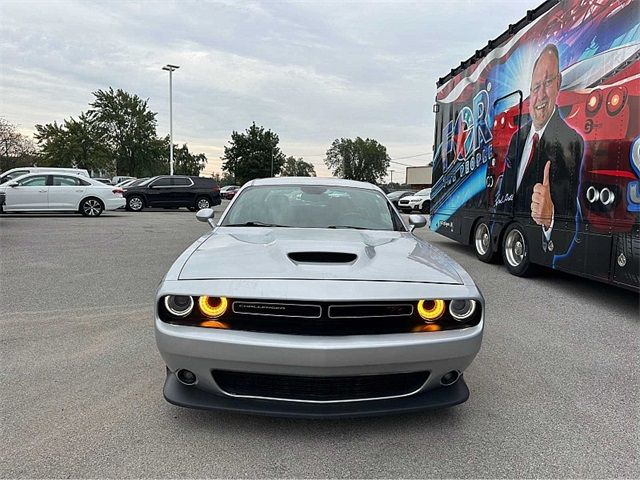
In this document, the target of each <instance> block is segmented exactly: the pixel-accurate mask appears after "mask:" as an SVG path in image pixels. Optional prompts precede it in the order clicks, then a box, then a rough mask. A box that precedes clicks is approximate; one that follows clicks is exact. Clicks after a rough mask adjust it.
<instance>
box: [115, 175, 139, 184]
mask: <svg viewBox="0 0 640 480" xmlns="http://www.w3.org/2000/svg"><path fill="white" fill-rule="evenodd" d="M135 179H136V177H131V176H126V175H116V176H115V177H113V178H112V179H111V183H112V184H113V185H117V184H119V183H120V182H122V181H124V180H135Z"/></svg>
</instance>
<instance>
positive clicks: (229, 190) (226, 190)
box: [220, 185, 240, 200]
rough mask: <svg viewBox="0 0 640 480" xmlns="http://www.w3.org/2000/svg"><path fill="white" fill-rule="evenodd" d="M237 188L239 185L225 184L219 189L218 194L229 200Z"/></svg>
mask: <svg viewBox="0 0 640 480" xmlns="http://www.w3.org/2000/svg"><path fill="white" fill-rule="evenodd" d="M239 189H240V187H239V186H238V185H226V186H224V187H222V188H221V189H220V196H221V197H222V198H226V199H227V200H231V199H232V198H233V197H234V196H235V194H236V192H237V191H238V190H239Z"/></svg>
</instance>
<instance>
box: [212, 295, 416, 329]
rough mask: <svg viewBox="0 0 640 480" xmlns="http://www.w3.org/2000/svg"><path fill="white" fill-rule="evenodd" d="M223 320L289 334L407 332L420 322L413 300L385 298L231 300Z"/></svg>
mask: <svg viewBox="0 0 640 480" xmlns="http://www.w3.org/2000/svg"><path fill="white" fill-rule="evenodd" d="M231 311H232V312H233V315H229V316H226V317H225V318H224V321H225V322H227V323H228V324H229V325H230V328H231V329H233V330H245V331H253V332H265V333H281V334H289V335H327V336H334V335H370V334H385V333H406V332H411V331H412V330H413V329H414V328H415V327H416V326H417V325H421V324H423V323H424V322H422V321H421V320H420V319H419V318H417V313H416V312H415V311H414V308H413V304H412V303H410V302H406V303H389V302H366V303H354V302H331V303H329V302H318V303H314V304H308V303H303V302H300V303H296V302H287V303H278V302H275V301H258V300H243V299H238V300H234V301H233V304H232V308H231Z"/></svg>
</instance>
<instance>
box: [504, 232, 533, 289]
mask: <svg viewBox="0 0 640 480" xmlns="http://www.w3.org/2000/svg"><path fill="white" fill-rule="evenodd" d="M502 259H503V260H504V264H505V265H506V267H507V270H509V273H511V274H512V275H516V276H518V277H526V276H528V275H530V274H531V273H532V268H531V267H532V265H531V262H530V260H529V245H528V244H527V237H526V236H525V234H524V229H523V228H522V227H521V226H520V225H518V224H517V223H514V224H511V225H509V227H508V228H507V231H506V232H505V234H504V241H503V242H502Z"/></svg>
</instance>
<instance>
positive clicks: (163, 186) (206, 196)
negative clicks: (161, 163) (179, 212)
mask: <svg viewBox="0 0 640 480" xmlns="http://www.w3.org/2000/svg"><path fill="white" fill-rule="evenodd" d="M125 198H126V201H127V210H131V211H133V212H139V211H141V210H142V209H143V208H145V207H165V208H179V207H187V208H188V209H189V210H192V211H195V210H200V209H202V208H210V207H213V206H214V205H220V188H219V187H218V184H217V183H216V182H215V181H214V180H213V179H212V178H204V177H188V176H184V175H161V176H157V177H152V178H150V179H148V180H146V181H144V182H141V183H139V184H138V185H135V186H129V187H128V188H127V189H126V190H125Z"/></svg>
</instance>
